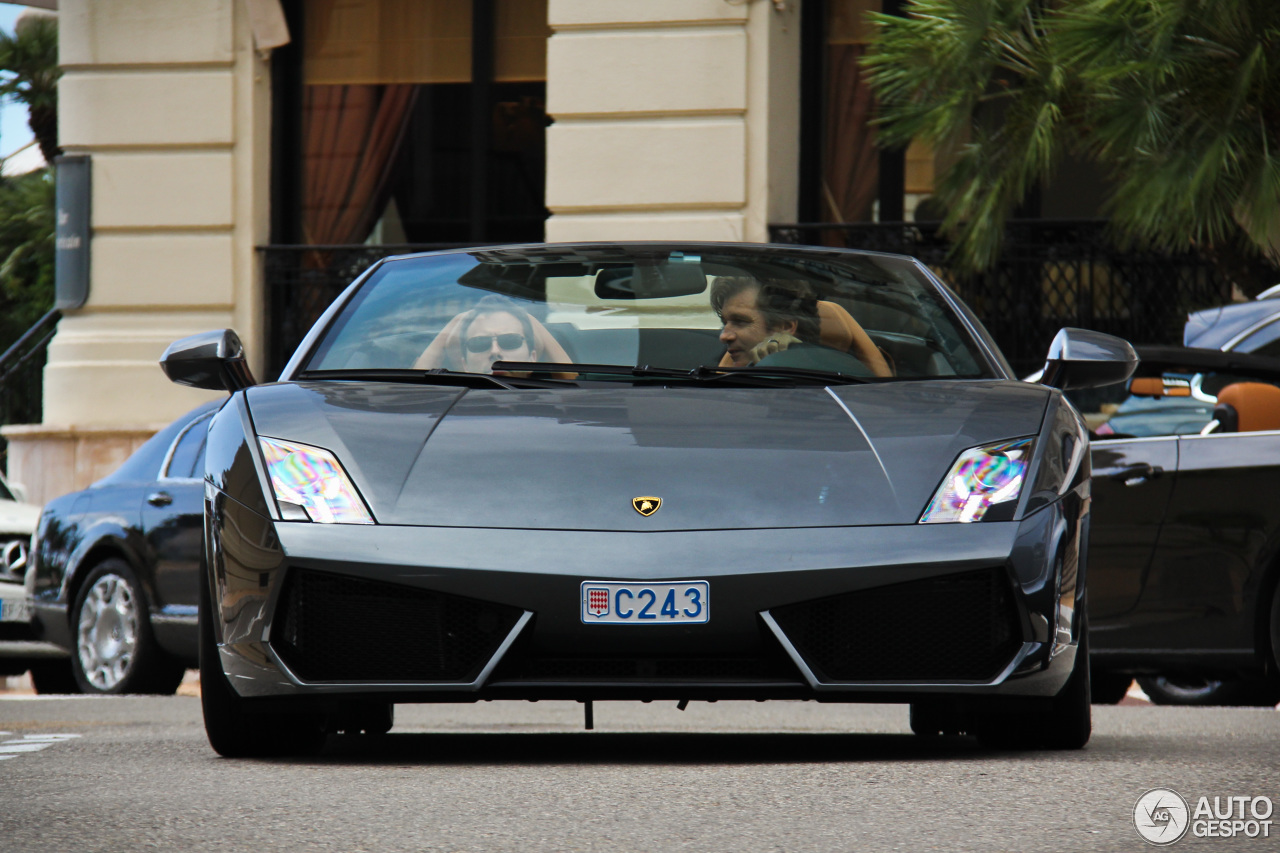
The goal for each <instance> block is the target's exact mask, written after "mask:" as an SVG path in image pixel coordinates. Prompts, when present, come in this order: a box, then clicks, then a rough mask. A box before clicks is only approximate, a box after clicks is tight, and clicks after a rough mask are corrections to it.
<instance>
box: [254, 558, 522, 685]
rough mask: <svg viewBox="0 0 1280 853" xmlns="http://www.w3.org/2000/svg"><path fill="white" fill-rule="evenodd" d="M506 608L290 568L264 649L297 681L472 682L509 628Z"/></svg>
mask: <svg viewBox="0 0 1280 853" xmlns="http://www.w3.org/2000/svg"><path fill="white" fill-rule="evenodd" d="M520 614H521V611H520V610H518V609H517V608H514V607H507V606H504V605H501V604H491V603H489V602H485V601H476V600H475V599H471V598H462V597H459V596H456V595H445V594H443V593H438V592H429V591H427V590H421V589H416V588H413V587H406V586H401V585H399V584H390V583H382V582H379V581H371V580H364V579H362V578H352V577H347V576H344V575H335V574H329V573H327V572H316V571H311V570H295V571H293V572H290V574H289V577H287V578H286V579H285V586H284V589H283V590H282V591H281V595H280V605H279V607H278V608H277V610H276V617H275V622H274V624H273V626H272V631H271V647H272V648H273V649H274V650H275V652H276V654H278V655H279V656H280V659H281V660H283V661H284V662H285V664H286V665H287V666H288V667H289V669H291V670H292V671H293V673H294V674H295V675H297V676H298V677H299V678H300V679H302V680H303V681H416V682H449V681H456V682H461V683H466V682H470V681H474V680H475V678H476V677H477V676H478V675H479V674H480V670H482V669H483V668H484V665H485V664H486V663H488V661H489V660H490V658H492V657H493V655H494V653H496V652H497V650H498V646H500V645H501V644H502V641H503V640H504V639H505V638H506V636H507V635H508V634H509V633H510V632H511V629H512V628H513V627H515V624H516V621H517V620H518V619H519V618H520Z"/></svg>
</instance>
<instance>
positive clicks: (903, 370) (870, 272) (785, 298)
mask: <svg viewBox="0 0 1280 853" xmlns="http://www.w3.org/2000/svg"><path fill="white" fill-rule="evenodd" d="M498 361H506V362H554V363H573V364H578V365H589V364H598V365H620V366H632V367H636V366H639V367H652V368H671V369H692V368H695V367H699V366H705V367H716V366H720V367H729V366H734V367H744V366H750V365H761V366H776V367H791V368H803V369H811V370H823V371H834V372H838V373H842V374H846V375H850V376H866V377H877V378H892V377H899V378H923V377H949V378H979V377H992V376H995V375H997V373H996V371H995V370H994V369H993V368H992V367H991V365H990V362H989V361H988V359H987V357H986V356H985V355H984V354H983V352H982V351H981V350H980V349H979V348H978V347H977V345H976V344H975V342H974V340H973V337H972V336H971V334H970V333H969V331H968V329H967V328H966V327H965V325H964V324H963V322H962V321H961V320H960V318H959V317H958V316H957V314H956V313H955V311H954V310H953V308H952V306H951V304H950V303H949V302H948V301H947V299H946V298H945V297H944V296H943V295H942V294H941V293H940V292H939V290H938V288H937V287H936V286H935V285H934V283H933V282H932V281H931V280H930V279H929V278H928V276H927V275H926V274H925V273H924V272H923V271H922V270H921V269H920V268H919V267H917V266H916V265H915V264H914V263H912V262H910V261H907V260H904V259H900V258H894V257H887V256H881V255H861V254H855V253H848V252H828V251H820V250H817V251H809V252H800V251H797V252H788V251H785V250H778V249H776V248H773V247H768V248H765V247H761V248H760V249H724V248H719V247H690V246H684V247H673V246H644V247H639V248H637V247H634V246H609V245H599V246H591V247H583V246H569V247H563V246H562V247H556V246H541V247H525V248H521V249H516V250H494V251H479V250H477V251H470V252H459V253H451V254H441V255H434V256H425V257H418V258H402V259H396V260H391V261H388V262H386V263H384V264H383V265H382V267H380V268H379V269H378V270H377V271H376V272H375V273H374V274H373V275H371V276H370V277H369V279H368V280H367V281H366V282H365V283H364V285H363V286H362V287H361V288H360V289H359V291H358V292H357V293H356V294H355V295H354V296H353V297H352V298H351V299H350V301H349V302H348V303H347V304H346V305H345V306H344V308H343V309H342V311H341V312H340V313H339V315H338V316H337V317H336V319H335V320H334V321H333V322H332V323H331V324H330V326H329V328H328V329H327V330H326V331H325V334H324V335H323V337H322V338H321V340H320V342H319V343H318V345H317V346H316V347H315V349H314V350H313V352H312V354H311V356H310V357H309V359H308V360H307V361H306V363H305V366H304V369H306V370H324V371H331V370H350V371H362V370H373V369H408V368H418V369H433V368H444V369H448V370H457V371H464V372H469V373H489V372H493V371H494V368H493V367H492V365H493V364H494V363H495V362H498ZM498 372H502V371H501V369H500V368H499V369H498Z"/></svg>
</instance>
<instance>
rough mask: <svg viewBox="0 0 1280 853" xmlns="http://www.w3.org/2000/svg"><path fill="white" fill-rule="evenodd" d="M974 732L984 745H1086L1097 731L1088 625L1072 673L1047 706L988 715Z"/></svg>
mask: <svg viewBox="0 0 1280 853" xmlns="http://www.w3.org/2000/svg"><path fill="white" fill-rule="evenodd" d="M973 733H974V734H975V735H977V737H978V742H979V743H981V744H982V745H983V746H990V747H996V748H999V749H1083V748H1084V746H1085V744H1087V743H1088V742H1089V736H1090V735H1091V734H1092V733H1093V712H1092V707H1091V705H1090V677H1089V631H1088V628H1087V627H1086V628H1085V629H1084V630H1082V631H1081V632H1080V642H1079V644H1078V645H1077V646H1076V660H1075V666H1074V667H1073V668H1072V670H1071V677H1070V678H1068V679H1067V683H1066V684H1065V685H1063V687H1062V690H1061V691H1059V692H1058V695H1057V696H1055V697H1053V699H1051V700H1049V707H1048V708H1047V709H1046V710H1038V711H1032V710H1028V711H1026V712H1025V713H1015V714H1005V713H997V714H991V715H988V716H984V717H982V718H981V719H980V720H979V721H977V722H976V724H975V726H974V732H973Z"/></svg>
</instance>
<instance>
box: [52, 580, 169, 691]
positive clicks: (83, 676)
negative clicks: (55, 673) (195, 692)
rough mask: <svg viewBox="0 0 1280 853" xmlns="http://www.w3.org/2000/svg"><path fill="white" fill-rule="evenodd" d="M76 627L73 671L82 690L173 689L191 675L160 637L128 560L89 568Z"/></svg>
mask: <svg viewBox="0 0 1280 853" xmlns="http://www.w3.org/2000/svg"><path fill="white" fill-rule="evenodd" d="M71 630H72V635H73V637H74V640H75V648H74V649H73V650H72V653H71V671H72V674H73V675H74V676H75V680H76V685H77V686H78V687H79V688H80V692H81V693H88V694H100V695H115V694H120V693H163V694H171V693H174V692H175V691H176V690H177V689H178V685H179V684H180V683H181V682H182V677H183V675H185V674H186V668H185V667H184V666H182V664H180V663H178V662H177V661H175V660H174V659H173V658H171V657H169V655H167V654H166V653H165V651H164V649H162V648H160V645H159V644H158V643H157V642H156V639H155V635H154V634H153V633H152V632H151V619H150V616H149V608H148V605H147V597H146V595H145V594H144V593H143V591H142V585H141V584H140V583H138V578H137V575H135V574H134V573H133V569H132V568H130V566H129V564H128V563H126V562H125V561H124V560H121V559H117V558H112V559H109V560H103V561H102V562H101V563H99V564H98V565H97V566H95V567H94V568H93V570H92V571H90V572H89V575H88V576H87V577H86V578H85V579H84V583H82V584H81V585H80V591H79V592H78V593H77V594H76V600H75V604H74V606H73V607H72V610H71Z"/></svg>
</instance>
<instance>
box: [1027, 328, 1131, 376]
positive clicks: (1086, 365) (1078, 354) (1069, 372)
mask: <svg viewBox="0 0 1280 853" xmlns="http://www.w3.org/2000/svg"><path fill="white" fill-rule="evenodd" d="M1137 367H1138V354H1137V353H1136V352H1134V349H1133V346H1132V345H1131V344H1130V343H1129V342H1128V341H1126V340H1124V339H1123V338H1117V337H1116V336H1115V335H1107V334H1104V333H1102V332H1092V331H1089V330H1088V329H1071V328H1066V329H1060V330H1059V331H1058V334H1057V335H1055V336H1054V338H1053V343H1051V344H1049V355H1048V356H1047V357H1046V358H1045V362H1044V373H1043V374H1042V375H1041V377H1040V384H1042V385H1049V386H1051V387H1053V388H1061V389H1062V390H1064V391H1066V390H1068V389H1071V388H1099V387H1101V386H1103V385H1114V384H1115V383H1117V382H1124V381H1126V380H1127V379H1128V378H1129V377H1130V376H1132V375H1133V371H1134V370H1135V369H1136V368H1137Z"/></svg>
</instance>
